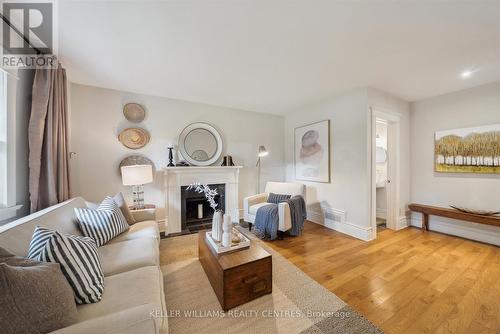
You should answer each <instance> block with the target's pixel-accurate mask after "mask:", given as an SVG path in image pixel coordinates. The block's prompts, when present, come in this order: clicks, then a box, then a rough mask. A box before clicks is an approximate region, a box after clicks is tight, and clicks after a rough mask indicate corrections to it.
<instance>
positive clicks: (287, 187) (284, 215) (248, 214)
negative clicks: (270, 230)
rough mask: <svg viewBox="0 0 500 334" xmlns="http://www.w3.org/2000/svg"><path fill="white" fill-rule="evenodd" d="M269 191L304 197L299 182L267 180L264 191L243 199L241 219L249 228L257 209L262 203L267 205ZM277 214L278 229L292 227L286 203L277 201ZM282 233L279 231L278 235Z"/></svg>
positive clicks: (303, 187)
mask: <svg viewBox="0 0 500 334" xmlns="http://www.w3.org/2000/svg"><path fill="white" fill-rule="evenodd" d="M269 193H275V194H282V195H291V196H296V195H301V196H302V197H304V199H305V198H306V187H305V185H303V184H301V183H290V182H267V183H266V189H265V192H264V193H262V194H258V195H254V196H250V197H246V198H244V199H243V219H244V220H245V222H247V223H248V224H249V225H248V226H249V229H251V228H252V225H253V223H254V222H255V216H256V214H257V210H258V209H259V208H260V207H261V206H264V205H268V204H269V203H267V197H268V196H269ZM278 216H279V224H278V231H279V232H286V231H288V230H289V229H291V228H292V220H291V215H290V207H289V206H288V203H285V202H283V203H279V204H278ZM282 236H283V234H282V233H280V237H282Z"/></svg>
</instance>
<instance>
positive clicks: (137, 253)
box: [98, 238, 160, 276]
mask: <svg viewBox="0 0 500 334" xmlns="http://www.w3.org/2000/svg"><path fill="white" fill-rule="evenodd" d="M98 252H99V257H100V259H101V264H102V270H103V272H104V276H111V275H115V274H119V273H122V272H125V271H130V270H133V269H137V268H141V267H147V266H158V265H159V257H160V254H159V250H158V242H157V241H156V240H155V239H154V238H138V239H131V240H126V241H123V242H115V243H109V244H107V245H104V246H102V247H99V249H98Z"/></svg>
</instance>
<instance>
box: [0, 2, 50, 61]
mask: <svg viewBox="0 0 500 334" xmlns="http://www.w3.org/2000/svg"><path fill="white" fill-rule="evenodd" d="M52 6H53V4H52V3H47V2H34V3H28V2H6V3H3V4H2V10H3V36H2V38H3V39H2V42H3V43H2V44H3V46H4V54H16V55H21V54H22V55H29V54H51V53H52V50H53V49H52V47H53V8H52Z"/></svg>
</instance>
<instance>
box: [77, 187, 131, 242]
mask: <svg viewBox="0 0 500 334" xmlns="http://www.w3.org/2000/svg"><path fill="white" fill-rule="evenodd" d="M75 214H76V217H77V220H78V224H79V226H80V229H81V230H82V233H83V234H84V235H85V236H87V237H89V238H92V239H94V240H95V242H96V243H97V246H102V245H104V244H106V243H107V242H108V241H110V240H111V239H113V238H114V237H116V236H117V235H119V234H120V233H123V232H125V231H126V230H128V223H127V221H126V220H125V217H124V216H123V213H122V211H121V210H120V208H119V207H118V205H117V204H116V202H115V200H114V199H113V198H111V197H106V198H105V199H104V201H102V203H101V205H99V207H98V208H97V210H93V209H88V208H75Z"/></svg>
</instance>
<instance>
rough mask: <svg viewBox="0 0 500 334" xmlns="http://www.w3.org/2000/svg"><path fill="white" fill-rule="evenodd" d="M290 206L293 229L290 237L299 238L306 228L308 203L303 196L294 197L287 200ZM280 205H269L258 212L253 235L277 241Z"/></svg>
mask: <svg viewBox="0 0 500 334" xmlns="http://www.w3.org/2000/svg"><path fill="white" fill-rule="evenodd" d="M286 202H287V203H288V205H289V206H290V214H291V219H292V229H291V230H290V235H293V236H298V235H300V233H301V232H302V228H303V227H304V220H305V219H306V217H307V211H306V203H305V201H304V198H303V197H302V196H294V197H292V198H290V199H288V200H286ZM278 225H279V216H278V204H274V203H269V204H268V205H263V206H261V207H260V208H259V209H258V210H257V214H256V216H255V222H254V230H253V233H254V234H255V235H256V236H257V237H259V238H260V239H269V240H275V239H276V238H277V236H278Z"/></svg>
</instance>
